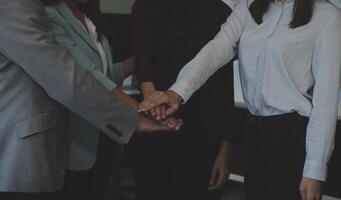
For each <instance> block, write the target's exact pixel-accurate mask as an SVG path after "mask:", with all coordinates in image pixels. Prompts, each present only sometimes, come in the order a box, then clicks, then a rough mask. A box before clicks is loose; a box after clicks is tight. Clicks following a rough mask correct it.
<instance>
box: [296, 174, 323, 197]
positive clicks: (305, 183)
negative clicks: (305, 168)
mask: <svg viewBox="0 0 341 200" xmlns="http://www.w3.org/2000/svg"><path fill="white" fill-rule="evenodd" d="M300 192H301V197H302V200H321V199H322V193H321V181H319V180H314V179H310V178H306V177H303V178H302V181H301V185H300Z"/></svg>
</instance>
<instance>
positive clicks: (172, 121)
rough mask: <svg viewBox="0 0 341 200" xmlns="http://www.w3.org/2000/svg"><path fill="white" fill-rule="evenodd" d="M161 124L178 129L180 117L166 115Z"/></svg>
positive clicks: (181, 122) (180, 123)
mask: <svg viewBox="0 0 341 200" xmlns="http://www.w3.org/2000/svg"><path fill="white" fill-rule="evenodd" d="M161 123H162V124H163V125H166V126H167V127H168V128H170V129H175V130H180V128H181V126H182V125H183V121H182V119H176V118H175V117H168V118H167V119H166V120H164V121H162V122H161Z"/></svg>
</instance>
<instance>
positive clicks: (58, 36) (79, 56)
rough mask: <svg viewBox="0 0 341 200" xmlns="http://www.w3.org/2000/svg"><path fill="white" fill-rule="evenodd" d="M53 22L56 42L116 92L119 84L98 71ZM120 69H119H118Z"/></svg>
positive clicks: (106, 86) (55, 21)
mask: <svg viewBox="0 0 341 200" xmlns="http://www.w3.org/2000/svg"><path fill="white" fill-rule="evenodd" d="M52 20H53V24H52V30H53V32H54V35H55V38H56V41H57V42H58V43H59V44H61V45H63V46H64V47H66V48H67V49H68V51H69V53H71V55H72V56H73V58H74V59H75V61H76V63H77V64H78V65H79V66H80V67H82V68H84V69H85V70H88V71H89V72H91V73H92V75H93V76H94V77H95V78H96V79H97V80H98V81H99V82H100V83H102V85H103V86H104V87H105V88H106V89H107V90H108V91H109V92H111V91H112V90H114V89H115V88H116V87H117V85H118V84H119V83H118V82H117V83H115V82H114V81H113V80H111V79H110V78H108V77H107V76H106V75H105V74H104V73H103V72H102V71H101V70H98V69H97V68H96V66H95V64H94V63H93V62H92V61H91V60H90V59H89V57H88V56H87V55H85V54H84V53H83V51H82V50H81V49H80V47H79V46H78V45H77V44H75V43H74V42H73V41H72V40H71V39H70V38H69V37H68V36H67V35H66V32H65V31H64V29H63V28H62V27H61V26H60V25H58V24H57V20H54V19H53V18H52ZM118 68H119V67H118Z"/></svg>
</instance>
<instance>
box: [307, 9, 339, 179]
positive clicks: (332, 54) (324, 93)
mask: <svg viewBox="0 0 341 200" xmlns="http://www.w3.org/2000/svg"><path fill="white" fill-rule="evenodd" d="M338 16H339V17H335V19H333V20H332V21H331V22H330V24H329V26H328V27H327V29H326V30H324V31H321V33H322V34H321V37H320V38H319V39H318V42H317V46H316V51H315V54H314V57H313V65H312V71H313V76H314V79H315V85H314V91H313V100H312V104H313V109H312V112H311V115H310V120H309V123H308V127H307V136H306V149H307V155H306V161H305V166H304V174H303V176H304V177H307V178H311V179H315V180H320V181H325V180H326V175H327V162H328V161H329V158H330V156H331V153H332V150H333V146H334V145H333V142H334V136H335V127H336V121H337V112H338V103H339V101H338V95H339V84H340V66H341V57H340V55H341V37H340V35H341V23H340V20H339V19H340V17H341V16H340V15H338Z"/></svg>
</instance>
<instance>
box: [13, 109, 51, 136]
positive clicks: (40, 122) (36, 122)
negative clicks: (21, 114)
mask: <svg viewBox="0 0 341 200" xmlns="http://www.w3.org/2000/svg"><path fill="white" fill-rule="evenodd" d="M56 125H57V113H56V112H48V113H41V114H38V115H36V116H34V117H31V118H29V119H26V120H24V121H21V122H18V123H16V125H15V133H16V135H17V137H18V138H20V139H24V138H27V137H30V136H32V135H35V134H38V133H41V132H45V131H48V130H51V129H53V128H55V127H56Z"/></svg>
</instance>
